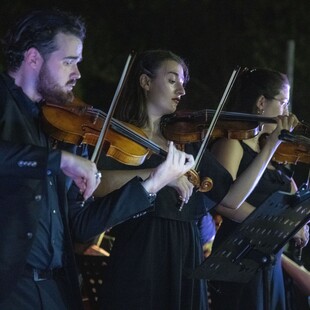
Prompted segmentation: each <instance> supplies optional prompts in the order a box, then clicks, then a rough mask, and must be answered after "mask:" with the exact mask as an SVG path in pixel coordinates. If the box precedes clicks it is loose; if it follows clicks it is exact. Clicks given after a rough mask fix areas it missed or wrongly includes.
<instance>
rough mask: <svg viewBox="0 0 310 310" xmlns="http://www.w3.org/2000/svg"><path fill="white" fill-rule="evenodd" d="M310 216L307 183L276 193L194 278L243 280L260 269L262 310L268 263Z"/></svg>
mask: <svg viewBox="0 0 310 310" xmlns="http://www.w3.org/2000/svg"><path fill="white" fill-rule="evenodd" d="M309 219H310V192H309V190H308V188H307V187H306V186H302V187H301V189H300V190H299V191H298V192H297V193H295V194H294V195H291V194H287V193H284V192H276V193H274V194H273V195H272V196H271V197H269V198H268V199H267V200H266V201H265V202H264V203H263V204H262V205H261V206H260V207H259V208H257V209H256V210H255V211H254V212H253V213H252V214H251V215H249V216H248V217H247V218H246V219H245V220H244V221H243V222H242V224H241V225H240V227H238V229H236V230H235V231H234V232H233V233H232V234H231V235H230V237H229V238H228V239H226V240H225V241H224V242H223V243H222V244H221V245H220V246H219V248H218V249H216V250H215V251H214V252H213V253H212V255H211V256H209V257H208V258H207V259H206V260H205V261H204V262H203V263H202V264H201V265H200V266H199V267H198V268H196V270H195V271H194V272H193V277H194V278H200V279H208V280H214V281H228V282H240V283H246V282H248V281H250V280H251V278H252V277H253V275H254V274H255V273H256V272H257V271H258V269H260V268H262V269H263V282H264V304H265V310H268V309H269V306H270V300H269V299H270V288H269V285H270V284H269V281H268V276H267V270H268V268H267V267H268V265H269V264H271V263H272V261H273V259H274V255H276V254H277V253H278V252H279V251H280V250H281V248H283V246H284V245H285V244H286V243H287V242H288V241H289V239H291V238H292V237H293V236H294V235H295V234H296V233H297V232H298V231H299V230H300V229H301V228H302V227H303V226H304V225H305V224H306V223H307V222H308V221H309Z"/></svg>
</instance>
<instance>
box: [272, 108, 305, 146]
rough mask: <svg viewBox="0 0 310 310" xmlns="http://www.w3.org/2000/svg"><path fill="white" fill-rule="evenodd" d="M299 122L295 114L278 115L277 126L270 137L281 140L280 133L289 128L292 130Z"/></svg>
mask: <svg viewBox="0 0 310 310" xmlns="http://www.w3.org/2000/svg"><path fill="white" fill-rule="evenodd" d="M298 123H299V121H298V119H297V117H296V116H295V115H294V114H289V115H279V116H278V117H277V127H276V129H275V130H274V131H273V132H272V133H271V135H270V138H271V139H275V140H279V135H280V133H281V131H282V130H288V131H289V132H291V131H292V130H293V129H294V128H295V127H296V126H297V125H298Z"/></svg>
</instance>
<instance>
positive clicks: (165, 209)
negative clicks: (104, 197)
mask: <svg viewBox="0 0 310 310" xmlns="http://www.w3.org/2000/svg"><path fill="white" fill-rule="evenodd" d="M187 80H188V69H187V66H186V65H185V63H184V61H183V60H182V59H181V58H180V57H178V56H177V55H175V54H173V53H171V52H169V51H162V50H153V51H146V52H144V53H142V54H141V55H140V56H139V57H138V59H137V60H136V62H135V64H134V65H133V69H132V72H131V74H130V76H129V80H128V82H127V84H126V86H125V89H124V92H123V96H122V98H121V101H120V103H119V104H118V107H119V110H118V113H117V115H116V118H118V119H120V120H122V121H125V122H127V123H132V124H134V125H136V126H138V127H140V128H142V129H143V130H144V132H145V133H146V134H147V135H148V137H149V139H151V140H152V141H154V142H156V143H157V144H159V145H160V146H161V147H162V148H165V147H166V144H167V140H166V139H165V138H164V137H163V135H162V132H161V130H160V121H161V118H162V116H164V115H166V114H170V113H173V112H175V110H176V109H177V106H178V103H179V102H180V100H181V98H182V96H184V95H185V88H184V87H185V84H186V82H187ZM290 122H291V119H290V121H289V123H290ZM290 127H291V126H290V125H288V124H287V123H286V124H284V126H283V124H282V120H280V121H279V125H278V130H279V131H280V130H281V129H282V128H287V129H290ZM274 140H276V139H274ZM274 140H273V141H272V142H269V143H267V147H266V150H267V151H266V152H264V153H263V154H262V155H261V156H259V157H258V159H257V163H256V165H254V167H251V169H249V170H248V171H247V173H245V174H244V175H243V176H241V177H240V178H238V180H236V181H235V182H234V184H233V185H232V186H231V181H232V179H231V176H230V175H229V174H228V173H227V171H226V170H225V169H223V167H222V166H221V165H219V163H218V162H217V160H216V159H215V158H214V157H213V156H212V155H211V154H210V153H209V152H206V153H205V154H204V157H203V158H202V161H201V165H200V166H199V173H200V177H201V178H203V177H205V176H207V177H210V178H211V179H212V180H213V184H214V186H213V188H212V190H210V191H209V192H206V193H202V192H199V191H198V192H197V191H196V190H195V191H193V185H192V184H191V183H190V182H189V181H188V179H187V177H185V176H182V177H180V178H179V179H178V180H177V181H176V182H170V183H169V184H168V186H166V187H164V188H163V189H162V190H161V191H159V192H158V195H157V198H156V200H155V206H154V212H153V213H149V214H146V215H142V216H140V217H137V218H135V219H132V220H130V221H127V222H125V223H123V224H121V225H118V226H117V227H115V229H114V231H113V232H114V236H115V243H114V246H113V249H112V252H111V256H110V262H109V265H108V267H107V274H105V281H104V285H103V296H102V303H103V305H104V308H105V309H126V310H127V309H135V310H136V309H207V307H208V305H207V290H206V282H205V281H204V280H193V279H191V277H190V276H191V272H192V271H193V270H194V269H195V268H196V267H198V265H199V264H200V263H201V262H202V260H203V253H202V245H201V242H200V235H199V230H198V227H197V221H198V220H199V218H201V217H202V216H203V215H205V214H206V213H207V211H208V210H209V209H210V208H212V207H214V206H215V204H217V203H218V202H220V201H221V200H222V199H223V198H224V196H225V198H224V199H227V200H232V199H233V197H234V196H235V195H236V194H237V193H238V195H239V194H240V192H241V189H243V188H245V189H244V192H245V194H248V192H249V191H250V190H251V188H252V185H251V184H252V183H254V182H255V180H256V178H257V175H259V173H260V171H261V166H262V164H263V163H264V162H265V161H268V160H269V159H270V156H271V155H272V152H273V151H274V149H275V147H274V144H276V143H278V141H276V142H274ZM198 147H199V146H198ZM198 147H197V145H196V144H193V143H192V144H188V145H186V146H185V150H186V152H187V153H190V154H193V155H194V156H195V155H196V154H197V152H198V150H197V148H198ZM267 155H268V156H267ZM161 160H162V159H161V158H158V157H157V156H151V158H150V159H149V160H148V161H146V162H145V163H144V164H143V165H142V166H139V169H137V168H136V167H135V168H130V167H129V166H124V165H121V164H119V163H116V162H114V161H113V160H111V159H108V158H104V159H103V160H102V162H99V163H98V166H99V167H101V168H102V169H105V171H104V173H103V182H102V184H105V186H104V187H101V188H100V192H99V191H98V195H101V194H106V192H107V191H112V190H114V189H115V188H118V187H119V186H121V185H122V184H123V183H125V182H126V181H127V180H128V179H130V178H131V177H132V176H133V175H136V174H138V175H139V176H140V177H142V178H144V177H145V175H146V174H149V173H150V171H151V169H153V167H154V165H156V163H157V162H158V161H161ZM245 194H243V195H245ZM239 196H240V195H239ZM239 196H238V197H237V198H238V199H236V200H237V202H236V204H232V207H233V208H234V207H235V206H236V205H237V204H239V200H240V199H241V198H242V199H243V196H242V197H241V198H240V197H239ZM180 199H182V200H183V201H184V202H185V203H186V204H185V205H184V207H183V209H182V211H180V208H179V204H180ZM124 255H125V258H124Z"/></svg>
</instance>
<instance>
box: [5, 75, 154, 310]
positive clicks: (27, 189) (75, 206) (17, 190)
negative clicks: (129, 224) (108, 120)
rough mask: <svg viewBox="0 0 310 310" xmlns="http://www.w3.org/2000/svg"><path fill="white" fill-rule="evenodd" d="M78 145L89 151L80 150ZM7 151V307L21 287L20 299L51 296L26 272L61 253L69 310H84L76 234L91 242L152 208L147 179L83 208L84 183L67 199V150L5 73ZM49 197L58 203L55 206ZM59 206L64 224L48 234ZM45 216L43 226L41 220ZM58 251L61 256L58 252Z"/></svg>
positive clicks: (130, 184) (35, 107) (53, 226)
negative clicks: (52, 144) (54, 145)
mask: <svg viewBox="0 0 310 310" xmlns="http://www.w3.org/2000/svg"><path fill="white" fill-rule="evenodd" d="M73 149H75V150H76V151H78V152H80V153H82V152H83V151H82V148H81V147H78V148H77V147H73ZM0 150H1V152H0V154H1V156H0V182H1V187H0V213H1V216H0V235H1V238H0V308H1V309H3V308H9V306H8V303H10V302H12V303H13V302H14V301H15V296H16V294H17V293H18V292H23V293H21V294H20V295H19V299H20V298H22V296H25V297H26V296H27V295H28V294H29V295H31V296H34V295H36V297H34V298H37V299H40V298H41V297H42V296H43V295H44V294H45V293H44V294H43V295H41V297H40V296H39V295H38V294H39V291H38V290H35V291H31V288H30V286H29V285H28V284H27V283H26V282H29V281H33V280H32V279H31V278H27V281H26V280H25V277H24V276H23V272H24V268H25V266H26V262H27V261H29V262H31V263H32V264H36V263H37V264H38V265H39V266H41V263H42V266H43V264H45V263H46V261H47V260H48V262H50V263H51V265H50V266H54V265H56V266H57V265H58V263H57V261H56V260H55V264H54V263H53V259H54V258H55V257H56V256H57V257H58V258H59V257H60V256H61V264H62V266H63V267H64V269H65V277H64V281H65V283H66V284H65V285H64V287H66V290H65V294H66V295H67V296H68V300H70V303H71V304H70V306H69V307H68V309H74V310H77V309H82V301H81V296H80V292H79V283H78V278H77V270H76V266H75V260H74V252H73V248H72V242H71V235H72V237H73V238H74V239H76V240H79V241H86V240H89V239H90V238H93V237H95V236H96V235H98V234H100V233H101V232H102V231H103V230H105V229H107V228H109V227H111V226H113V225H115V224H117V223H119V222H121V221H124V220H127V219H129V218H131V217H132V216H133V215H135V214H137V213H140V212H142V211H146V210H148V209H149V208H150V207H151V206H150V203H149V201H148V198H147V195H146V194H145V191H144V189H143V187H142V186H141V183H140V180H139V179H137V178H136V179H133V180H132V181H130V182H128V184H126V185H125V186H124V187H123V188H121V189H120V190H118V191H115V192H114V193H112V194H110V195H108V197H105V198H102V199H98V200H95V201H94V202H91V203H88V204H86V206H85V207H84V208H81V207H80V204H79V203H78V202H77V197H78V193H79V190H78V188H77V187H76V186H75V185H72V186H71V187H70V191H69V194H70V195H68V196H69V201H68V198H67V194H68V184H69V182H68V179H67V178H66V177H65V175H64V174H63V173H62V172H61V171H60V160H61V153H60V151H59V150H51V149H50V148H49V145H48V143H47V139H46V137H45V134H44V132H43V131H42V129H41V125H40V122H39V118H38V107H37V106H36V105H35V104H34V103H33V102H31V101H30V100H29V98H27V96H26V95H25V94H24V93H23V92H22V90H21V89H20V88H19V87H17V86H16V85H15V84H14V81H13V79H12V78H10V77H9V76H8V75H6V74H1V75H0ZM50 178H52V180H55V181H56V183H54V185H55V191H54V190H48V189H47V187H48V181H50ZM129 193H130V194H133V197H134V198H133V199H131V200H130V202H128V199H127V197H128V196H129ZM56 194H57V196H56ZM55 196H56V197H55ZM48 197H49V198H48ZM49 199H50V200H49ZM48 202H52V203H53V206H51V207H50V206H49V207H48V206H47V203H48ZM56 203H57V209H58V210H59V214H60V217H58V222H57V225H52V226H50V227H49V228H50V231H49V232H44V234H42V231H43V230H44V229H45V227H44V225H45V224H46V223H43V220H46V219H47V218H48V214H47V213H46V212H52V213H53V211H52V210H53V207H55V206H56ZM125 204H126V207H125V208H124V205H125ZM49 208H50V210H48V209H49ZM43 212H44V215H43ZM57 216H58V215H57ZM59 219H61V220H60V221H59ZM40 220H41V221H42V222H41V223H42V225H39V222H40ZM51 223H53V221H51ZM69 224H70V226H69ZM57 227H58V228H60V234H59V235H58V237H57V239H58V241H57V242H56V243H55V244H56V246H55V247H54V248H52V247H50V248H49V251H46V256H45V257H44V258H43V260H42V262H35V256H36V255H37V254H40V253H43V252H45V249H44V248H41V246H42V242H44V240H45V241H46V240H47V239H48V240H47V241H52V238H53V231H54V229H55V228H57ZM38 232H39V234H38V235H37V233H38ZM50 232H52V236H51V237H49V234H50ZM55 233H56V234H57V232H55ZM37 236H38V237H37ZM34 240H36V241H35V243H34ZM33 245H34V247H33ZM30 253H31V255H30V256H29V254H30ZM54 253H56V254H57V253H58V254H60V256H59V255H56V256H53V254H54ZM44 255H45V254H44ZM44 255H43V256H44ZM48 256H51V257H48ZM34 267H37V266H36V265H35V266H34ZM46 281H47V280H46ZM48 281H54V280H48ZM45 284H46V285H45ZM45 284H42V285H40V286H41V288H43V289H44V287H48V283H45ZM35 285H36V284H35V283H33V284H32V285H31V286H32V287H33V286H35ZM56 285H58V284H57V283H56ZM55 291H56V290H54V292H55ZM46 293H48V292H46ZM57 298H61V296H58V297H57ZM55 300H56V299H55ZM29 302H30V301H29ZM3 303H5V306H3V305H4V304H3ZM21 303H22V301H21ZM13 309H14V308H13ZM16 309H20V308H18V307H17V308H16Z"/></svg>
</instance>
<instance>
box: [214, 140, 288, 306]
mask: <svg viewBox="0 0 310 310" xmlns="http://www.w3.org/2000/svg"><path fill="white" fill-rule="evenodd" d="M241 146H242V148H243V151H244V155H243V158H242V160H241V163H240V168H239V171H238V175H240V174H241V173H242V172H243V171H244V170H245V169H246V168H247V167H248V166H249V165H250V163H251V162H252V161H253V159H254V158H255V156H256V155H257V153H256V152H254V151H253V150H252V149H251V148H250V147H249V146H248V145H246V144H245V143H243V142H241ZM285 170H286V169H285V168H284V167H281V166H276V167H275V169H266V170H265V172H264V174H263V176H262V178H261V179H260V181H259V183H258V184H257V186H256V188H255V190H254V191H253V192H252V194H251V195H250V196H249V197H248V199H247V202H248V203H250V204H251V205H253V206H254V207H258V206H260V205H261V204H262V203H263V202H264V201H265V200H266V199H267V198H268V197H269V196H270V195H272V194H273V193H274V192H276V191H279V190H281V191H284V192H290V189H291V187H290V186H291V185H290V183H291V181H290V179H289V178H288V177H287V176H286V172H287V171H285ZM239 225H240V224H238V223H236V222H233V221H231V220H229V219H227V218H225V217H223V222H222V225H221V226H220V229H219V230H218V232H217V234H216V237H215V241H214V245H213V246H214V248H215V249H216V248H217V246H218V245H219V244H220V243H221V241H223V240H225V239H226V238H227V237H228V236H229V235H230V234H231V232H232V231H233V230H234V229H236V228H237V227H238V226H239ZM281 253H282V251H280V253H278V254H277V255H276V257H275V263H274V265H273V266H271V267H270V270H269V276H270V278H269V279H270V293H271V295H270V302H271V306H270V309H271V310H284V309H285V289H284V283H283V273H282V267H281ZM210 284H211V285H210V287H211V288H210V290H211V300H212V309H213V310H221V309H223V310H224V309H225V310H227V309H229V310H234V309H235V310H250V309H251V310H263V309H264V296H263V281H262V271H259V272H258V273H257V274H255V276H254V277H253V279H252V280H251V281H250V282H249V283H246V284H241V283H232V282H219V281H212V282H210Z"/></svg>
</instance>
